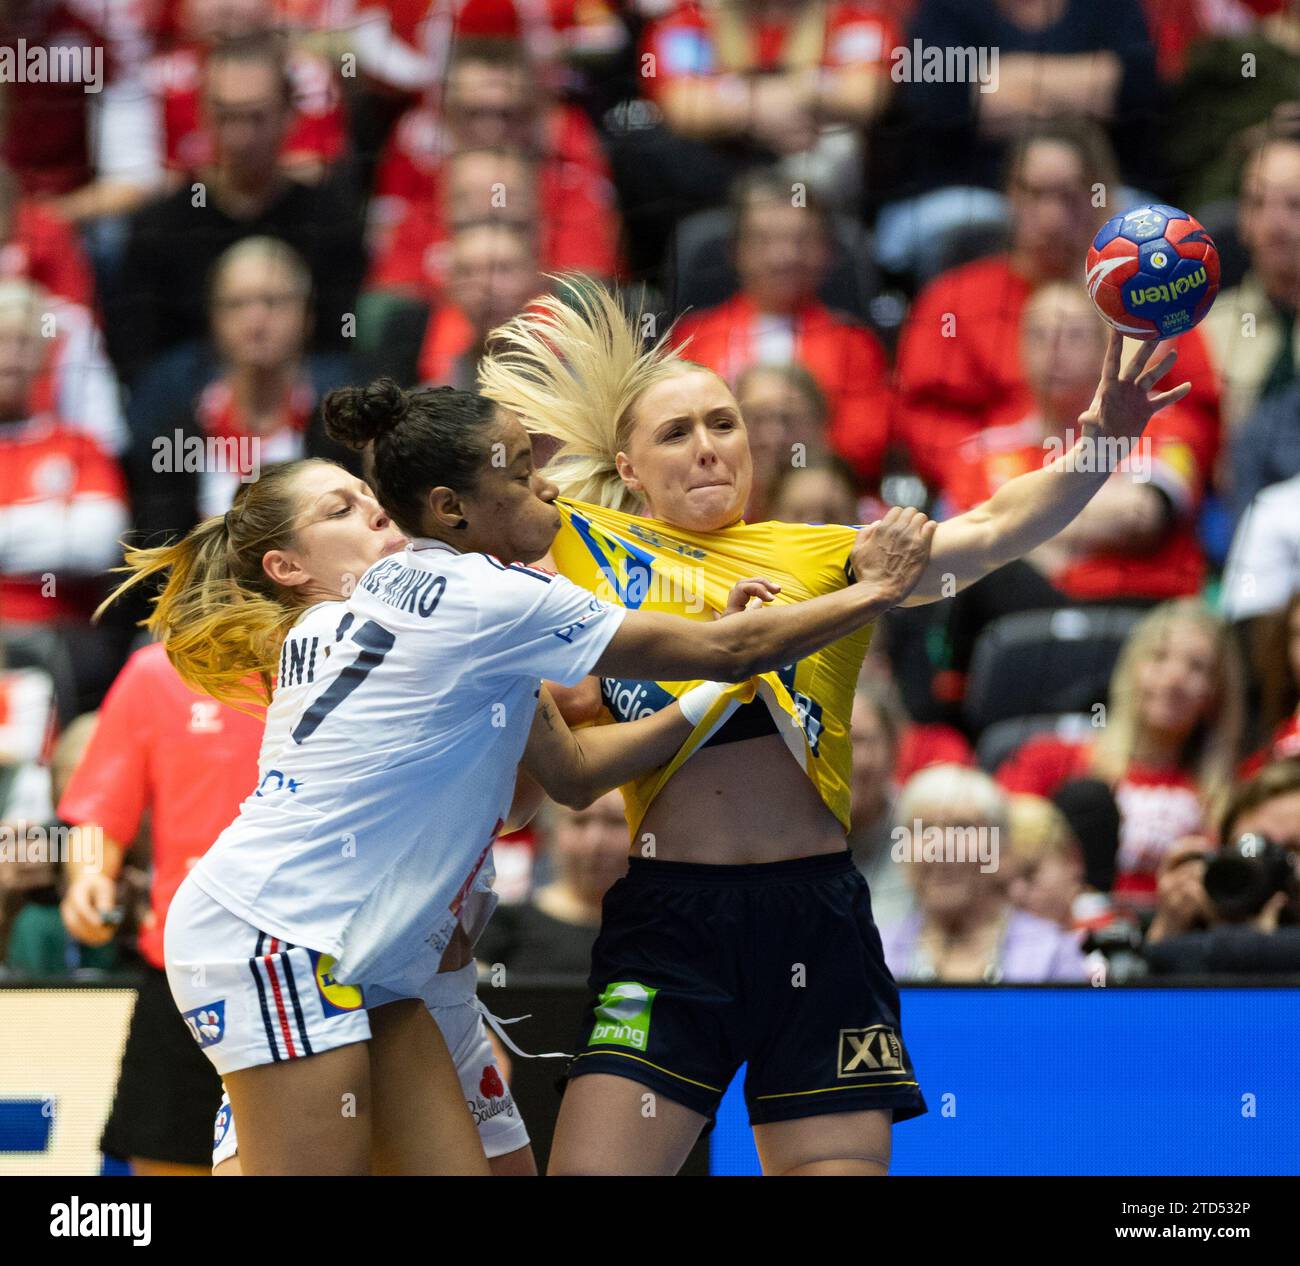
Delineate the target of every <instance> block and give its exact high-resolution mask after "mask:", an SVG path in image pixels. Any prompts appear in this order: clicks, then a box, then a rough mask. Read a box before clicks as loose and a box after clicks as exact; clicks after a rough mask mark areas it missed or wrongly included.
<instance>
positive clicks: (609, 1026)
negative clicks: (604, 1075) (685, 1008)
mask: <svg viewBox="0 0 1300 1266" xmlns="http://www.w3.org/2000/svg"><path fill="white" fill-rule="evenodd" d="M658 992H659V990H657V989H651V988H650V987H649V986H647V985H642V984H638V983H637V982H636V981H635V980H616V981H614V982H613V983H612V984H609V985H606V986H605V991H604V992H603V993H602V994H601V995H600V997H599V998H598V999H597V1000H596V1007H595V1014H596V1023H595V1025H594V1026H593V1028H592V1030H591V1037H590V1038H589V1039H588V1040H587V1045H588V1046H630V1047H632V1049H633V1050H638V1051H643V1050H645V1048H646V1046H647V1045H648V1044H649V1042H650V1008H651V1007H652V1006H653V1005H654V1000H655V994H657V993H658Z"/></svg>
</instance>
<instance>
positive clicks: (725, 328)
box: [673, 173, 890, 481]
mask: <svg viewBox="0 0 1300 1266" xmlns="http://www.w3.org/2000/svg"><path fill="white" fill-rule="evenodd" d="M734 205H735V212H736V221H735V234H736V237H735V263H736V272H737V274H738V275H739V277H740V292H739V293H738V294H737V295H736V297H735V298H734V299H729V300H728V301H727V302H726V303H723V304H719V305H718V306H717V307H715V308H709V309H707V310H705V311H703V312H699V313H689V314H687V315H686V316H684V317H682V319H681V320H680V321H678V323H677V324H676V325H675V326H674V327H673V341H674V342H675V343H676V344H677V345H678V346H683V345H685V344H686V343H687V342H688V340H689V347H688V348H687V350H686V355H687V356H689V357H690V359H691V360H693V361H696V362H698V363H699V364H701V365H706V366H708V368H710V369H712V370H714V371H716V372H717V373H718V374H720V375H721V376H722V377H723V378H725V379H726V380H727V381H728V382H734V381H735V380H736V379H737V378H738V377H739V375H740V374H742V373H743V372H744V371H745V370H746V369H749V368H750V367H751V366H753V365H757V364H789V363H791V362H794V361H797V362H799V363H800V364H801V365H803V366H804V368H806V369H807V370H808V372H809V373H810V374H812V376H813V378H814V379H815V380H816V382H817V385H818V386H819V387H820V388H821V390H822V392H823V394H824V395H825V397H826V401H827V404H828V405H829V407H830V427H829V430H828V432H827V439H828V441H829V443H830V445H831V447H832V448H833V449H834V450H835V451H836V452H837V453H839V454H840V456H841V457H843V458H844V459H845V461H847V462H849V464H850V465H851V466H852V467H853V469H854V471H855V472H856V474H857V475H858V477H859V478H861V479H863V480H868V481H875V480H877V479H879V477H880V470H881V464H882V462H883V460H884V453H885V446H886V443H887V442H888V435H889V408H890V393H889V387H888V384H887V369H886V364H885V352H884V349H883V348H882V347H881V345H880V342H879V340H878V339H877V338H876V336H875V335H874V334H872V333H871V331H870V330H868V329H867V328H866V327H865V326H863V325H861V324H859V323H858V322H856V321H854V320H853V319H852V318H850V317H847V316H843V315H841V314H839V313H835V312H832V311H831V310H830V309H829V308H827V307H826V306H825V305H824V304H823V303H822V302H821V301H820V300H819V299H818V298H817V291H818V289H819V287H820V286H821V284H822V281H823V280H824V279H825V277H826V273H827V271H828V269H829V267H830V263H831V232H832V230H831V220H830V214H829V212H828V211H827V210H826V208H825V206H824V205H823V204H822V203H821V202H819V201H818V200H817V199H816V198H815V197H812V196H811V195H810V196H808V197H807V198H806V199H804V198H802V197H798V198H796V197H795V196H794V195H792V194H791V189H790V185H789V183H788V182H787V181H784V180H782V179H781V178H780V177H778V176H773V175H767V174H762V173H760V174H757V175H754V176H749V177H746V178H745V179H744V180H742V181H741V182H740V183H739V185H738V186H737V189H736V193H735V197H734Z"/></svg>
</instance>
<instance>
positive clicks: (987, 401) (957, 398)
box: [896, 255, 1219, 487]
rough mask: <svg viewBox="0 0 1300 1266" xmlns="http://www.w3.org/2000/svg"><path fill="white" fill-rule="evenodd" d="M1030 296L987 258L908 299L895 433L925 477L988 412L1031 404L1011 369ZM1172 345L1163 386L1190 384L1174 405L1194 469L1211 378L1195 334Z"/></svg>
mask: <svg viewBox="0 0 1300 1266" xmlns="http://www.w3.org/2000/svg"><path fill="white" fill-rule="evenodd" d="M1080 268H1082V264H1081V265H1080ZM1030 293H1031V287H1030V285H1029V283H1028V282H1027V281H1026V280H1025V279H1024V278H1023V277H1021V276H1020V275H1019V274H1018V273H1016V272H1014V271H1013V270H1012V268H1011V261H1010V257H1009V256H1007V255H994V256H991V257H989V258H988V259H978V260H976V261H975V262H974V263H971V264H963V265H962V266H961V267H960V268H954V269H952V270H950V271H949V272H946V273H943V274H942V275H941V276H939V277H936V278H935V279H934V281H932V282H931V283H930V284H929V285H928V286H927V287H926V288H925V289H924V290H922V291H921V293H920V294H919V295H918V296H917V298H916V302H915V303H914V304H913V305H912V310H911V313H910V314H909V316H908V319H907V321H906V322H905V323H904V325H903V330H902V334H901V337H900V340H899V345H898V367H897V374H896V384H897V391H898V406H897V414H896V417H897V429H898V433H899V438H900V439H902V441H903V442H904V443H905V444H906V445H907V447H908V450H909V451H910V453H911V455H912V462H913V464H914V465H915V467H916V470H917V473H918V474H920V475H921V477H922V478H923V479H925V480H926V481H927V482H928V483H930V484H932V485H934V486H936V487H940V486H942V485H943V483H944V482H945V477H946V476H945V472H946V469H947V467H948V465H949V464H950V463H951V461H952V459H953V456H954V454H955V453H956V452H957V450H958V448H959V447H960V445H961V444H962V442H963V441H964V440H967V439H969V438H970V437H971V436H972V435H974V434H975V433H976V432H978V431H979V430H981V429H982V428H983V427H984V426H986V425H988V424H989V421H990V419H991V417H992V415H993V414H995V413H997V414H998V415H999V417H1001V416H1003V415H1002V411H1003V410H1006V411H1007V412H1008V413H1009V414H1011V415H1012V416H1015V415H1017V414H1018V415H1019V416H1021V417H1023V416H1024V415H1025V414H1026V413H1028V412H1029V411H1030V409H1031V408H1032V400H1031V398H1030V394H1029V388H1028V387H1027V386H1026V384H1025V380H1024V373H1023V371H1022V369H1021V367H1020V322H1021V316H1022V314H1023V312H1024V308H1025V304H1026V303H1027V302H1028V300H1029V296H1030ZM1177 347H1178V364H1177V366H1176V367H1175V369H1174V371H1173V372H1172V374H1171V375H1170V382H1171V383H1172V382H1182V381H1184V380H1186V381H1188V382H1190V383H1191V384H1192V390H1191V394H1189V395H1188V397H1187V399H1186V400H1185V401H1183V409H1184V411H1185V415H1186V426H1187V427H1188V428H1189V433H1190V434H1192V435H1193V436H1194V439H1195V444H1194V447H1195V451H1196V457H1197V462H1198V465H1199V467H1200V469H1201V470H1202V471H1210V470H1212V469H1213V468H1214V459H1215V456H1216V454H1217V452H1218V445H1219V386H1218V380H1217V377H1216V375H1215V373H1214V370H1213V368H1212V367H1211V365H1210V361H1209V359H1208V357H1207V355H1206V351H1205V345H1204V343H1203V342H1202V341H1201V332H1200V331H1199V330H1192V331H1190V332H1189V333H1187V334H1184V335H1183V336H1182V337H1181V338H1179V339H1178V341H1177ZM1099 372H1100V367H1099Z"/></svg>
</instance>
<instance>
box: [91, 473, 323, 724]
mask: <svg viewBox="0 0 1300 1266" xmlns="http://www.w3.org/2000/svg"><path fill="white" fill-rule="evenodd" d="M312 460H313V459H307V460H304V461H296V462H286V463H285V464H284V465H282V466H275V467H272V468H271V469H269V470H267V471H266V472H264V473H263V475H262V476H261V478H260V479H258V480H257V481H256V482H254V483H250V484H243V485H241V487H240V490H239V492H238V494H237V495H236V498H235V504H234V505H233V506H232V507H231V509H230V510H229V511H228V512H227V513H226V514H224V515H220V514H219V515H214V516H213V517H212V518H210V519H204V520H203V522H202V523H200V524H199V525H198V526H197V527H195V528H193V529H192V530H191V531H190V532H189V533H188V534H187V535H186V536H184V537H183V538H182V539H181V540H179V541H176V542H174V543H173V544H170V545H161V546H157V547H154V548H151V549H128V550H127V552H126V559H125V565H124V566H123V567H122V568H120V569H119V570H121V571H125V572H129V573H130V574H129V575H128V577H127V579H126V580H124V581H123V582H122V583H121V584H120V585H119V586H118V587H117V588H116V589H115V590H114V591H113V592H112V593H111V594H110V595H109V596H108V597H107V598H106V599H105V600H104V602H103V603H102V604H101V606H100V608H99V610H98V611H96V612H95V615H96V617H98V616H99V615H100V614H101V613H102V612H103V611H104V609H105V608H106V607H108V606H109V605H110V604H111V603H113V602H116V601H117V600H118V598H120V597H121V596H122V595H123V594H124V593H126V592H127V591H128V590H131V589H133V588H134V587H135V586H136V585H138V584H141V583H142V582H143V581H146V580H149V579H150V578H152V577H155V576H163V575H165V576H166V582H165V583H164V585H163V588H162V592H161V593H159V594H158V595H157V597H155V598H154V599H153V609H152V611H151V612H150V614H149V616H148V618H147V619H146V620H144V621H142V623H143V624H144V625H145V627H146V628H148V629H149V631H150V632H151V633H153V635H154V636H155V637H156V638H158V639H159V640H160V641H161V642H162V644H163V646H164V647H165V648H166V651H167V658H168V659H169V660H171V662H172V665H173V666H174V667H175V669H176V671H177V672H178V673H179V674H180V676H181V679H182V680H183V681H184V682H185V683H186V684H187V685H188V686H190V687H192V688H193V689H195V690H198V691H201V692H202V693H204V694H208V695H211V696H212V697H213V698H215V699H220V700H221V701H222V702H223V703H229V704H231V705H233V706H236V707H240V706H245V707H246V706H247V705H249V704H266V703H268V702H269V701H270V698H271V689H272V686H273V684H274V679H275V670H276V661H277V660H278V658H279V655H280V647H281V645H282V643H283V642H284V638H285V635H286V633H288V631H289V629H290V628H292V626H293V624H294V622H295V621H296V620H297V618H298V616H299V615H300V614H301V611H302V605H301V603H300V602H299V601H298V600H297V599H296V596H295V595H294V594H293V592H292V591H288V590H282V589H280V588H279V587H278V586H277V585H275V584H274V582H273V581H272V580H271V579H270V577H268V576H267V575H266V573H265V572H264V571H263V570H262V557H263V555H264V554H265V553H266V551H267V550H273V549H285V548H288V547H290V546H292V543H293V539H294V533H295V530H296V529H295V522H296V519H297V516H298V508H299V507H298V500H297V497H296V496H295V494H294V489H293V479H294V476H295V475H296V474H297V473H298V471H299V470H301V469H302V468H303V467H305V466H307V465H308V464H309V463H310V462H311V461H312Z"/></svg>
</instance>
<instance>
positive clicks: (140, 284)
mask: <svg viewBox="0 0 1300 1266" xmlns="http://www.w3.org/2000/svg"><path fill="white" fill-rule="evenodd" d="M203 81H204V110H205V117H206V121H207V126H208V130H209V132H210V134H211V136H212V139H213V147H214V148H213V153H214V158H213V163H212V166H210V167H205V168H202V169H200V171H199V172H198V173H197V177H198V179H197V180H196V182H195V183H194V184H193V185H191V186H185V187H182V188H180V189H178V190H177V191H176V192H175V193H173V194H170V195H168V196H167V197H165V198H162V199H159V200H158V201H156V202H154V203H152V204H151V205H150V206H148V207H145V208H144V209H143V210H141V211H140V212H139V213H138V214H137V215H136V216H135V218H134V220H133V223H132V226H131V237H130V241H129V243H128V246H127V253H126V259H125V262H124V264H123V268H122V278H121V283H120V284H121V296H120V299H119V302H118V303H117V305H115V306H116V308H117V311H116V313H115V314H113V315H112V318H111V322H110V327H109V328H110V334H111V335H113V336H115V337H114V342H115V344H116V346H115V347H114V348H113V354H114V358H115V360H116V361H117V363H118V366H119V369H120V370H121V372H122V374H123V376H125V377H127V378H130V379H134V378H136V377H137V376H138V375H139V374H140V372H141V371H142V370H143V369H144V368H145V367H146V366H147V364H148V363H149V361H150V360H151V359H152V358H154V357H155V356H157V355H159V354H160V353H161V352H163V351H165V350H166V349H168V348H170V347H172V346H174V345H175V344H177V343H182V342H185V341H187V340H189V339H194V338H201V337H202V336H203V334H204V333H205V330H206V326H207V311H206V298H207V297H206V295H205V293H204V288H203V284H202V282H204V281H206V280H207V279H208V277H209V276H210V272H211V267H212V265H213V263H215V261H216V260H217V258H218V257H219V256H220V255H221V254H222V253H223V252H224V251H225V250H226V249H227V248H228V247H230V246H232V245H233V244H234V243H235V242H237V241H238V240H239V239H240V238H244V237H261V236H270V237H279V238H283V239H284V240H285V241H286V242H288V243H289V244H290V245H291V246H293V247H295V248H296V249H297V250H298V252H299V253H300V254H301V255H302V256H303V258H304V259H306V260H307V264H308V267H309V268H310V270H311V275H312V281H313V291H314V296H315V316H316V320H315V324H314V327H313V336H314V341H315V344H316V346H317V347H318V348H321V349H337V348H339V347H341V346H343V345H344V343H345V340H346V339H347V338H348V337H350V335H351V333H352V331H351V330H350V328H349V327H350V325H351V322H349V321H348V319H347V318H348V317H349V316H350V315H351V314H353V313H354V302H355V298H356V293H357V287H358V284H359V282H360V279H361V275H362V272H363V269H364V264H365V261H364V257H363V252H362V246H361V235H360V231H359V224H358V216H357V213H356V211H355V210H354V208H353V207H352V206H351V205H350V204H349V202H348V200H346V199H344V198H342V197H340V196H339V195H338V194H337V193H335V192H334V191H332V190H331V189H330V188H329V187H328V186H325V185H319V186H307V185H302V184H299V183H297V182H296V181H294V180H292V179H290V178H289V177H288V176H287V175H286V174H285V172H284V171H283V169H282V168H281V166H280V162H279V159H280V152H281V147H282V144H283V141H284V138H285V135H286V133H287V132H288V129H289V126H290V124H291V122H292V119H293V107H292V102H291V85H290V81H289V77H288V71H287V69H286V66H285V61H284V53H283V49H282V48H281V46H280V45H279V44H278V43H277V42H276V41H275V40H274V39H271V38H269V37H260V36H250V37H248V38H247V39H243V40H232V41H229V42H228V43H225V44H222V45H220V46H218V47H217V48H215V49H213V50H212V51H211V52H210V53H209V55H208V58H207V61H206V63H205V65H204V70H203Z"/></svg>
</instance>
